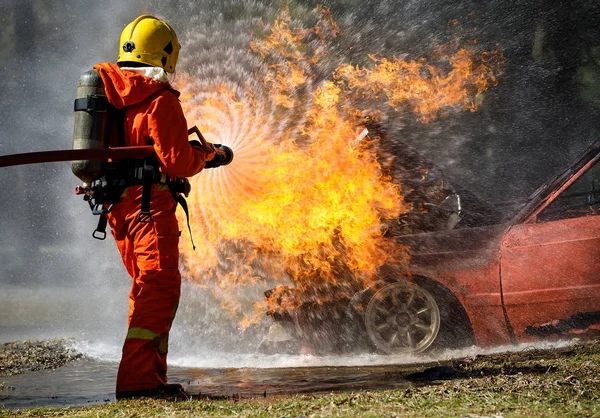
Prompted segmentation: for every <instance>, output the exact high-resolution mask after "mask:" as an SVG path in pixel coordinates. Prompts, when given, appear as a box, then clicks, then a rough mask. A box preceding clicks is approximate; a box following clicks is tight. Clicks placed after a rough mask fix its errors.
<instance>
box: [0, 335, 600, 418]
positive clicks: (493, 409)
mask: <svg viewBox="0 0 600 418" xmlns="http://www.w3.org/2000/svg"><path fill="white" fill-rule="evenodd" d="M430 372H431V373H430ZM390 379H398V380H400V379H408V380H410V381H412V383H411V385H410V387H408V388H407V389H403V390H397V389H395V390H381V391H364V392H352V393H329V394H313V395H292V396H276V397H268V398H253V399H225V400H223V399H221V400H210V399H196V400H189V401H179V402H168V401H163V400H135V401H126V402H117V403H111V404H105V405H97V406H91V407H85V408H62V409H61V408H37V409H29V410H1V409H0V417H12V416H23V417H40V416H43V417H159V416H160V417H192V416H210V417H232V416H235V417H313V416H314V417H353V416H360V417H395V416H397V417H432V416H444V417H481V416H486V417H548V416H556V417H559V416H560V417H600V342H589V343H582V344H577V345H574V346H570V347H567V348H562V349H555V350H528V351H523V352H519V353H506V354H496V355H490V356H478V357H475V358H471V359H465V360H460V361H449V362H445V363H444V364H443V365H441V367H438V368H436V369H432V370H428V371H425V372H424V373H416V374H412V375H408V376H407V375H401V374H397V375H390ZM435 379H440V380H435Z"/></svg>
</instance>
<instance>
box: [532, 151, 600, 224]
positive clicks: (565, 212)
mask: <svg viewBox="0 0 600 418" xmlns="http://www.w3.org/2000/svg"><path fill="white" fill-rule="evenodd" d="M599 213H600V161H599V162H596V164H594V165H593V166H592V167H591V168H590V169H589V170H588V171H586V172H585V173H583V175H582V176H581V177H579V178H578V179H577V180H575V182H573V184H571V185H570V186H569V187H568V188H567V189H566V190H565V191H563V192H562V193H561V194H560V195H559V196H558V197H557V198H556V199H554V201H552V203H550V204H549V205H548V206H547V207H546V208H545V209H544V210H543V211H542V212H540V214H539V215H538V216H537V222H547V221H554V220H558V219H568V218H578V217H580V216H593V215H598V214H599Z"/></svg>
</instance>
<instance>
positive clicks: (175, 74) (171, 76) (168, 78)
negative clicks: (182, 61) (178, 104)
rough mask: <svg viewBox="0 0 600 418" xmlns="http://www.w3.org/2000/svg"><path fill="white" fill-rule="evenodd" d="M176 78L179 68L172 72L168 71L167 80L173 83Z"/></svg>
mask: <svg viewBox="0 0 600 418" xmlns="http://www.w3.org/2000/svg"><path fill="white" fill-rule="evenodd" d="M176 79H177V70H175V71H173V72H172V73H167V80H168V81H169V84H173V83H174V82H175V80H176Z"/></svg>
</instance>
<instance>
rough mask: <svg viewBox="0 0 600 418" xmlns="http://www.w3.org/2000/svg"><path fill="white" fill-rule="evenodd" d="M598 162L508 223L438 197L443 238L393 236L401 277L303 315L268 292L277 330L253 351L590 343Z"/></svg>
mask: <svg viewBox="0 0 600 418" xmlns="http://www.w3.org/2000/svg"><path fill="white" fill-rule="evenodd" d="M599 160H600V141H599V142H596V143H595V144H593V145H592V146H591V147H589V148H588V150H587V151H586V152H585V153H584V154H582V156H581V157H580V158H579V159H577V160H576V161H575V162H574V163H573V164H572V165H571V166H570V167H569V168H568V169H567V170H565V171H564V172H562V173H560V174H559V175H558V176H556V177H555V178H554V179H552V180H551V181H549V182H548V183H546V184H544V185H543V186H541V187H540V188H539V189H538V190H537V191H536V192H535V193H533V194H532V195H531V196H530V197H529V199H528V200H527V201H526V203H525V204H524V205H522V206H521V207H520V209H519V210H518V211H517V213H516V215H514V216H511V217H510V218H509V219H504V218H503V217H502V216H501V215H500V214H498V213H497V212H494V209H493V208H492V207H489V206H486V205H479V204H476V205H475V206H473V201H474V199H472V198H471V196H468V195H467V194H466V193H465V192H462V191H456V190H454V191H453V192H452V193H445V197H443V199H442V201H441V203H440V204H439V205H438V206H439V208H440V210H444V211H446V212H447V213H449V216H448V217H447V222H445V227H444V228H443V229H442V230H437V231H433V232H420V233H410V234H407V235H399V236H398V237H397V241H398V242H399V243H401V244H403V245H405V246H406V248H408V251H409V253H410V263H409V265H408V271H409V274H406V272H402V271H398V270H395V269H390V271H382V272H381V275H380V277H381V279H380V280H379V281H377V282H376V283H374V284H373V285H372V286H368V287H367V288H363V289H360V288H355V289H352V292H349V293H347V294H349V295H351V296H348V297H342V298H340V299H337V300H326V301H323V300H319V301H318V302H317V301H315V302H314V303H311V302H306V301H304V302H303V303H302V304H301V305H300V306H298V304H297V303H294V300H295V299H294V294H295V289H292V288H283V287H280V288H278V289H274V290H272V291H269V292H267V293H266V296H267V299H268V301H269V304H270V306H271V308H272V309H271V311H270V315H271V316H272V318H273V320H274V321H275V324H274V325H273V326H272V327H271V329H270V331H269V333H268V335H267V336H266V337H265V338H264V340H263V342H262V343H261V345H260V347H259V349H260V350H261V351H263V352H273V351H277V350H281V349H286V350H292V351H297V350H301V351H305V352H307V351H308V352H311V353H316V354H323V353H327V352H332V351H347V350H376V351H379V352H382V353H389V354H396V353H422V352H425V351H429V350H434V349H440V348H457V347H461V346H470V345H473V344H476V345H478V346H493V345H503V344H509V343H523V342H530V341H535V340H538V339H548V338H561V337H562V338H564V337H568V336H574V335H577V336H591V335H595V334H598V331H599V330H600V326H598V325H600V263H599V261H600V216H599V214H600V161H599ZM469 205H471V207H469ZM469 212H472V214H474V215H471V214H469Z"/></svg>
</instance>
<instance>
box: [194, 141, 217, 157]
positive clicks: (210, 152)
mask: <svg viewBox="0 0 600 418" xmlns="http://www.w3.org/2000/svg"><path fill="white" fill-rule="evenodd" d="M189 142H190V145H191V146H192V147H193V148H196V149H199V150H201V151H202V152H203V153H204V160H205V161H210V160H212V159H213V158H214V157H215V148H214V146H213V144H209V143H204V144H203V143H202V142H200V141H198V140H196V139H193V140H191V141H189Z"/></svg>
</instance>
